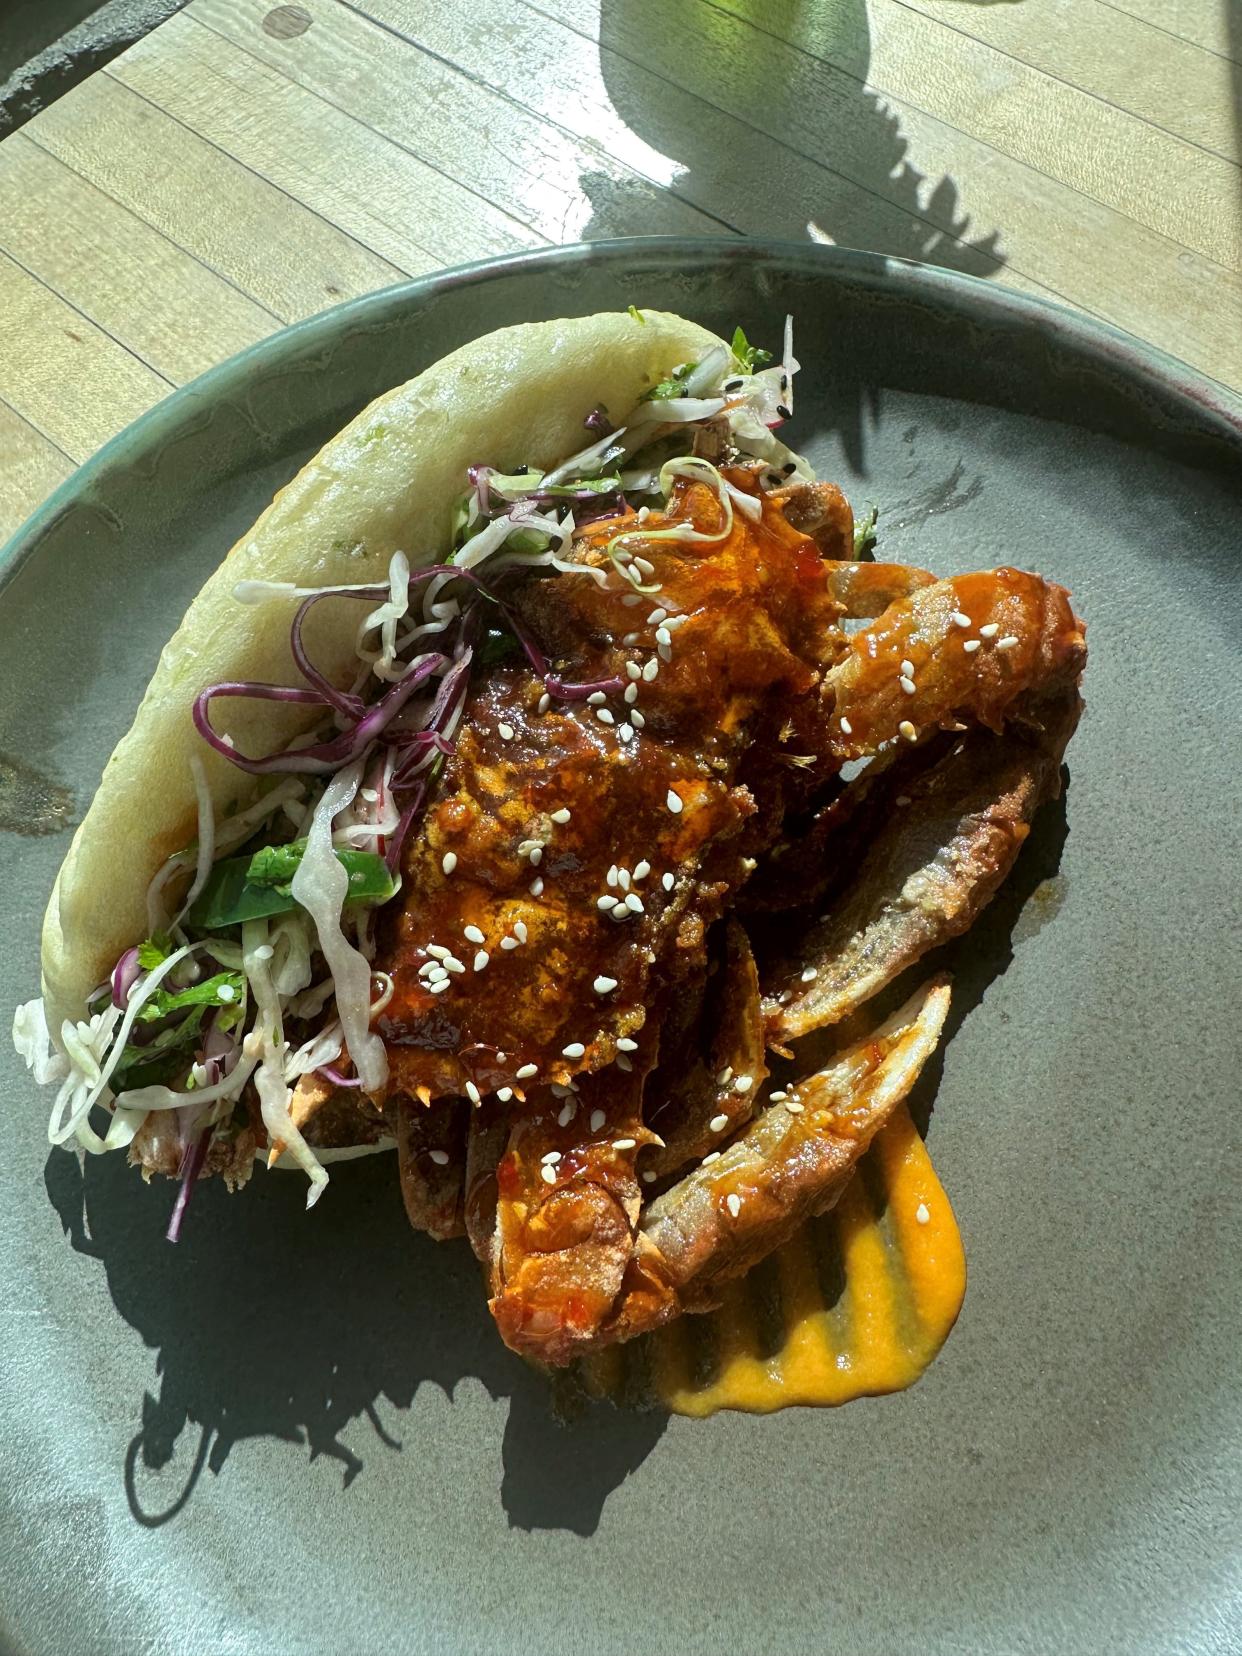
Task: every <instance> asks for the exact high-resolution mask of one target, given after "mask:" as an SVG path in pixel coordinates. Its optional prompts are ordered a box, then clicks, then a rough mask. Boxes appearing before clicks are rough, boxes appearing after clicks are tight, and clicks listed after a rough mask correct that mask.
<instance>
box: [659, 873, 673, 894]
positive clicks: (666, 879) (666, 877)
mask: <svg viewBox="0 0 1242 1656" xmlns="http://www.w3.org/2000/svg"><path fill="white" fill-rule="evenodd" d="M660 884H661V885H662V886H663V887H664V889H665V891H671V890H672V889H673V887H674V886H675V885H676V884H677V876H676V875H675V874H671V873H669V874H662V875H661V876H660Z"/></svg>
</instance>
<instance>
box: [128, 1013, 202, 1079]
mask: <svg viewBox="0 0 1242 1656" xmlns="http://www.w3.org/2000/svg"><path fill="white" fill-rule="evenodd" d="M144 1011H145V1008H144ZM206 1015H207V1007H205V1006H195V1007H193V1008H192V1009H191V1011H190V1012H189V1014H188V1015H187V1016H186V1017H184V1018H182V1020H181V1022H180V1023H175V1024H171V1025H170V1026H169V1027H168V1028H167V1029H161V1030H160V1032H159V1034H158V1035H157V1036H156V1037H155V1039H154V1040H153V1041H150V1042H148V1043H147V1045H146V1046H137V1045H135V1044H134V1042H132V1041H131V1042H130V1043H129V1045H128V1046H127V1047H126V1048H125V1051H124V1052H123V1053H122V1054H121V1057H120V1061H119V1062H118V1064H117V1066H116V1068H115V1069H114V1070H113V1072H112V1078H111V1080H110V1081H109V1082H108V1085H109V1087H110V1088H111V1090H112V1091H113V1092H114V1093H122V1092H127V1091H129V1090H130V1089H131V1088H134V1087H150V1086H154V1085H155V1083H156V1082H165V1081H171V1080H172V1078H173V1077H174V1076H175V1075H176V1074H177V1073H178V1071H179V1070H183V1069H184V1068H185V1067H186V1065H187V1064H188V1063H189V1062H190V1060H191V1059H192V1058H193V1056H194V1052H195V1050H196V1049H197V1047H198V1044H199V1036H200V1034H201V1032H202V1027H203V1019H204V1018H205V1017H206Z"/></svg>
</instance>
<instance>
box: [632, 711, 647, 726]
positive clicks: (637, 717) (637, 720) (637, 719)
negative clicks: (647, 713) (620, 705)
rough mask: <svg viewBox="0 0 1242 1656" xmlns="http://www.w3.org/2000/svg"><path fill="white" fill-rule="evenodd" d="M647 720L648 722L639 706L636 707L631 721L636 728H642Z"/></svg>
mask: <svg viewBox="0 0 1242 1656" xmlns="http://www.w3.org/2000/svg"><path fill="white" fill-rule="evenodd" d="M646 722H647V721H646V719H645V718H644V717H643V716H642V714H641V713H640V712H639V711H638V709H637V708H635V709H634V711H633V712H632V713H631V714H630V723H631V724H632V725H633V726H634V729H635V730H641V729H642V728H643V726H644V725H645V724H646Z"/></svg>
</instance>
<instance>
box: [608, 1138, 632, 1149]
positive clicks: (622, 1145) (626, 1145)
mask: <svg viewBox="0 0 1242 1656" xmlns="http://www.w3.org/2000/svg"><path fill="white" fill-rule="evenodd" d="M637 1144H638V1140H637V1139H629V1138H621V1139H613V1141H612V1147H613V1149H614V1150H633V1149H634V1148H635V1146H636V1145H637Z"/></svg>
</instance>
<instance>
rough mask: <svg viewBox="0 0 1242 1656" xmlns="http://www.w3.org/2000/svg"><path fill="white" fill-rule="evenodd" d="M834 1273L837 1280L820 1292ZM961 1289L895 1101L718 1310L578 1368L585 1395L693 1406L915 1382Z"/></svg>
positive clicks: (949, 1223)
mask: <svg viewBox="0 0 1242 1656" xmlns="http://www.w3.org/2000/svg"><path fill="white" fill-rule="evenodd" d="M920 1204H922V1205H923V1206H925V1207H926V1209H927V1214H928V1219H927V1223H926V1224H920V1223H919V1220H918V1211H919V1207H920ZM812 1232H814V1234H812ZM817 1254H818V1259H817ZM825 1267H826V1268H825ZM834 1276H835V1277H836V1278H837V1280H838V1281H840V1282H841V1283H842V1284H843V1285H842V1287H841V1291H840V1293H839V1294H830V1295H829V1296H828V1297H827V1298H826V1296H825V1293H824V1288H823V1282H824V1279H825V1278H828V1279H830V1280H831V1279H832V1278H833V1277H834ZM965 1291H966V1259H965V1254H964V1253H963V1250H962V1240H961V1236H960V1235H959V1233H958V1229H957V1222H956V1220H955V1219H954V1217H953V1210H952V1208H951V1207H950V1205H949V1199H948V1197H947V1196H946V1195H945V1192H944V1189H943V1188H942V1186H941V1184H940V1181H939V1179H938V1178H937V1177H936V1173H935V1170H934V1168H933V1167H932V1164H931V1158H930V1157H929V1156H928V1154H927V1150H926V1147H925V1146H924V1144H923V1141H922V1139H921V1138H920V1137H919V1135H918V1133H917V1131H916V1130H915V1127H914V1124H913V1122H912V1121H911V1120H910V1116H909V1114H908V1112H907V1111H906V1109H905V1106H904V1105H903V1106H902V1107H901V1108H900V1110H899V1111H898V1112H897V1114H896V1115H895V1116H894V1117H893V1119H892V1120H891V1121H890V1122H889V1123H888V1125H887V1126H886V1127H885V1128H884V1129H883V1130H882V1131H881V1132H880V1133H879V1134H878V1136H877V1137H876V1140H875V1143H874V1144H873V1145H872V1147H871V1149H870V1151H869V1152H868V1154H867V1156H866V1158H865V1160H864V1161H863V1163H862V1164H861V1165H860V1168H859V1173H858V1176H857V1177H856V1178H855V1179H853V1180H852V1181H851V1182H850V1184H849V1185H848V1186H847V1188H846V1191H845V1194H844V1196H843V1197H842V1199H841V1201H840V1202H839V1203H838V1205H837V1207H836V1208H835V1209H834V1210H833V1211H832V1212H831V1213H830V1214H827V1215H826V1216H825V1217H824V1218H823V1219H820V1220H817V1221H814V1223H813V1225H812V1226H809V1227H807V1229H805V1230H804V1231H803V1232H801V1233H800V1234H799V1235H798V1236H796V1237H794V1238H793V1240H792V1241H791V1242H789V1243H787V1244H786V1245H785V1247H783V1248H781V1249H780V1250H778V1252H777V1253H776V1254H775V1255H773V1257H772V1259H771V1260H770V1261H768V1262H766V1263H765V1264H764V1265H763V1266H761V1267H760V1268H759V1269H758V1270H757V1271H756V1272H753V1273H752V1274H751V1275H750V1276H749V1277H747V1278H744V1279H743V1280H742V1281H740V1282H737V1283H734V1284H732V1286H731V1287H730V1288H729V1290H728V1291H727V1293H726V1295H725V1299H724V1303H723V1304H722V1305H721V1306H720V1308H719V1310H717V1311H714V1312H711V1313H709V1314H708V1315H706V1316H701V1317H687V1318H682V1319H681V1320H680V1321H678V1322H675V1323H672V1324H670V1326H669V1327H667V1328H664V1329H661V1330H659V1331H658V1332H657V1333H655V1334H651V1335H647V1336H646V1337H645V1338H643V1339H641V1340H636V1341H634V1342H633V1343H632V1344H631V1345H628V1346H621V1347H615V1348H613V1349H612V1350H610V1351H605V1352H603V1353H602V1354H601V1355H600V1357H598V1358H593V1359H591V1360H589V1361H588V1362H585V1363H584V1364H583V1365H582V1376H583V1380H584V1383H585V1385H586V1387H587V1390H588V1391H590V1392H591V1393H592V1394H593V1395H596V1396H604V1395H608V1396H613V1397H619V1398H625V1399H626V1400H632V1401H635V1402H644V1403H647V1404H654V1405H656V1406H659V1407H663V1408H666V1409H668V1410H669V1411H670V1412H671V1413H673V1414H683V1415H693V1416H699V1417H702V1416H705V1415H710V1414H715V1413H716V1412H717V1410H719V1409H736V1410H740V1411H742V1412H744V1413H748V1414H770V1413H772V1412H773V1411H775V1410H777V1409H786V1408H790V1407H791V1406H793V1405H794V1404H804V1405H810V1406H816V1407H825V1406H828V1405H835V1404H838V1403H848V1402H850V1401H851V1400H852V1399H853V1398H856V1397H867V1396H874V1395H876V1394H879V1393H883V1392H893V1391H902V1390H904V1389H905V1388H906V1387H907V1386H911V1385H913V1384H914V1382H915V1381H916V1380H917V1379H918V1378H919V1376H920V1375H921V1374H922V1373H923V1371H924V1370H925V1369H926V1368H927V1367H928V1365H929V1364H930V1363H931V1361H932V1359H933V1358H934V1357H935V1356H936V1354H937V1352H938V1351H939V1350H940V1348H941V1346H942V1345H943V1344H944V1342H945V1340H946V1339H947V1337H948V1335H949V1331H950V1330H951V1329H952V1327H953V1324H954V1322H955V1321H956V1320H957V1314H958V1312H959V1310H960V1309H961V1304H962V1297H963V1295H964V1293H965ZM774 1322H775V1325H776V1326H777V1327H778V1328H779V1330H780V1336H779V1338H778V1339H777V1340H775V1341H773V1340H772V1338H771V1328H772V1325H773V1323H774ZM765 1328H766V1330H767V1334H766V1336H765V1332H764V1330H765ZM773 1345H775V1347H776V1349H775V1350H773V1349H772V1347H773Z"/></svg>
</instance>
